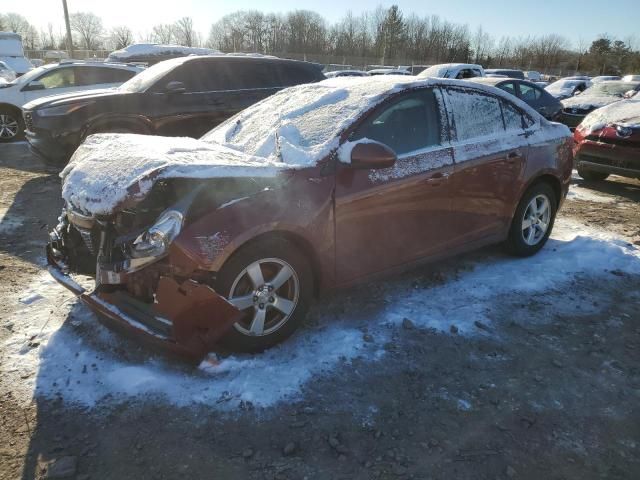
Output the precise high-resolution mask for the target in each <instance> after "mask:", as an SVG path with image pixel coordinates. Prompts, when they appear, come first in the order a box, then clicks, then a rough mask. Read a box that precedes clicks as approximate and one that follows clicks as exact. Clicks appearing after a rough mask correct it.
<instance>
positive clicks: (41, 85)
mask: <svg viewBox="0 0 640 480" xmlns="http://www.w3.org/2000/svg"><path fill="white" fill-rule="evenodd" d="M44 88H45V87H44V83H42V82H38V81H35V82H31V83H30V84H28V85H27V86H25V87H24V88H23V89H22V91H23V92H31V91H32V90H44Z"/></svg>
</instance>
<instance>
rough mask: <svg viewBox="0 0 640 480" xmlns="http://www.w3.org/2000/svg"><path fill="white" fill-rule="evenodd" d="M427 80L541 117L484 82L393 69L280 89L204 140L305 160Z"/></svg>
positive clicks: (263, 154)
mask: <svg viewBox="0 0 640 480" xmlns="http://www.w3.org/2000/svg"><path fill="white" fill-rule="evenodd" d="M429 85H455V86H459V87H467V88H474V89H477V90H483V91H486V92H490V93H492V94H493V95H497V96H501V97H503V98H505V99H508V100H509V101H511V102H514V103H517V104H518V106H519V107H520V108H522V109H523V110H525V111H527V112H528V113H529V114H530V115H531V116H532V118H539V115H538V114H537V113H536V112H535V111H534V110H532V109H531V107H529V106H528V105H526V104H525V103H524V102H522V101H520V100H518V99H516V98H515V97H513V96H512V95H510V94H508V93H506V92H503V91H502V90H499V89H496V88H494V87H491V86H486V85H482V84H476V83H474V84H471V83H469V82H466V81H462V80H445V79H431V78H427V79H419V78H417V77H414V76H394V75H379V76H373V77H335V78H330V79H327V80H324V81H322V82H318V83H311V84H305V85H299V86H296V87H292V88H288V89H286V90H283V91H281V92H279V93H277V94H275V95H273V96H271V97H269V98H267V99H265V100H263V101H262V102H259V103H257V104H255V105H253V106H251V107H249V108H247V109H246V110H243V111H242V112H240V113H239V114H237V115H235V116H234V117H232V118H230V119H229V120H227V121H226V122H224V123H222V124H221V125H219V126H218V127H216V128H215V129H213V130H212V131H211V132H209V133H208V134H207V135H205V136H204V137H203V138H202V140H204V141H208V142H216V143H219V144H223V145H225V146H227V147H229V148H232V149H234V150H238V151H241V152H243V153H245V154H248V155H252V156H258V157H265V158H270V159H272V160H274V161H277V160H280V161H283V162H284V163H286V164H289V165H296V166H305V165H306V166H309V165H313V164H314V163H315V162H317V161H319V160H321V159H322V158H324V157H326V156H327V155H328V154H329V153H331V151H332V150H333V149H335V148H337V147H338V143H339V135H340V133H341V132H343V131H344V130H345V129H346V128H348V127H349V126H350V125H351V124H352V123H353V122H354V121H355V120H356V119H357V118H359V117H360V116H361V115H362V114H363V113H365V112H366V111H367V110H369V109H371V108H373V107H374V106H375V105H377V104H378V103H380V102H381V101H382V100H384V99H385V98H386V97H387V96H388V95H390V94H392V93H396V92H400V91H402V90H406V89H410V88H415V87H421V86H422V87H424V86H429ZM541 121H544V120H541Z"/></svg>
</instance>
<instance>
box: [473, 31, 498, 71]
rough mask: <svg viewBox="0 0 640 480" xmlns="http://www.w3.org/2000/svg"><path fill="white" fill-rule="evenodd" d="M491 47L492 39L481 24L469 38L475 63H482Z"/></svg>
mask: <svg viewBox="0 0 640 480" xmlns="http://www.w3.org/2000/svg"><path fill="white" fill-rule="evenodd" d="M492 47H493V39H492V38H491V36H490V35H489V34H488V33H487V32H485V31H484V30H483V28H482V25H481V26H479V27H478V29H477V30H476V33H475V34H474V35H473V37H472V38H471V49H472V50H473V53H474V56H475V63H482V62H484V60H486V58H487V55H488V54H489V53H490V52H491V50H492Z"/></svg>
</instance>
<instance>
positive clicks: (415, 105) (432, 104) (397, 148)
mask: <svg viewBox="0 0 640 480" xmlns="http://www.w3.org/2000/svg"><path fill="white" fill-rule="evenodd" d="M362 138H368V139H369V140H376V141H378V142H381V143H384V144H385V145H387V146H389V147H390V148H391V149H393V151H394V152H396V154H398V155H402V154H406V153H409V152H413V151H416V150H421V149H423V148H427V147H431V146H435V145H439V144H440V143H441V128H440V119H439V114H438V106H437V102H436V98H435V95H434V92H433V90H432V89H428V90H422V91H419V92H413V93H409V94H406V95H402V96H401V98H398V99H397V100H396V101H394V102H393V103H391V104H390V105H388V106H387V107H386V108H384V109H383V110H382V111H378V112H376V113H374V114H373V115H372V116H371V118H368V119H367V120H366V121H365V123H364V124H362V125H361V126H360V127H359V128H358V129H357V130H356V131H355V132H354V134H353V135H352V136H351V140H352V141H355V140H359V139H362Z"/></svg>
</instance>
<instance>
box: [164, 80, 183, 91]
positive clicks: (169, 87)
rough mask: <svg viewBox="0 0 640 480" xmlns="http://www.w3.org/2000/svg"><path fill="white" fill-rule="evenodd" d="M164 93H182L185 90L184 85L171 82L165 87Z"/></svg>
mask: <svg viewBox="0 0 640 480" xmlns="http://www.w3.org/2000/svg"><path fill="white" fill-rule="evenodd" d="M164 91H165V92H166V93H184V92H186V91H187V89H186V88H185V86H184V83H182V82H176V81H173V82H169V83H167V84H166V85H165V87H164Z"/></svg>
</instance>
